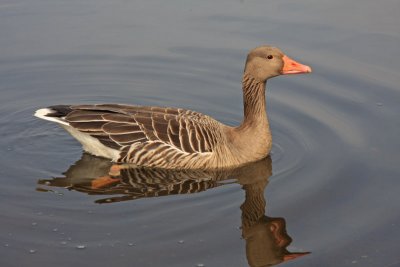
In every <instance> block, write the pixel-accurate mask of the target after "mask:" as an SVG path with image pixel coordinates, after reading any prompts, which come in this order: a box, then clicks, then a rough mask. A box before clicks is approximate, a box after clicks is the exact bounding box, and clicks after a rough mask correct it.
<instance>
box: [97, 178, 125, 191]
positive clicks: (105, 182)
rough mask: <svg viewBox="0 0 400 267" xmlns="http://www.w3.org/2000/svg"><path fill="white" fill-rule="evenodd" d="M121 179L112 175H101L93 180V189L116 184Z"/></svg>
mask: <svg viewBox="0 0 400 267" xmlns="http://www.w3.org/2000/svg"><path fill="white" fill-rule="evenodd" d="M119 181H120V180H119V179H117V178H111V177H110V176H101V177H99V178H96V179H94V180H92V189H100V188H103V187H106V186H108V185H112V184H116V183H118V182H119Z"/></svg>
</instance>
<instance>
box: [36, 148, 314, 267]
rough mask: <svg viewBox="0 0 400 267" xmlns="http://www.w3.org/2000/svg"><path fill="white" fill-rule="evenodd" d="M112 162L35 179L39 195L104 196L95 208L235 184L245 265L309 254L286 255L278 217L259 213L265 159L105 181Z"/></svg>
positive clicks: (145, 171)
mask: <svg viewBox="0 0 400 267" xmlns="http://www.w3.org/2000/svg"><path fill="white" fill-rule="evenodd" d="M111 166H112V163H111V162H109V161H108V160H107V159H102V158H98V157H94V156H91V155H88V154H85V153H84V154H83V155H82V158H81V159H80V160H78V161H77V162H76V163H75V164H73V165H71V166H70V167H69V169H68V170H67V171H66V172H65V173H64V174H65V177H56V178H52V179H43V180H39V181H38V184H39V187H38V190H39V191H52V190H51V189H49V187H63V188H67V189H70V190H75V191H79V192H82V193H86V194H89V195H104V196H107V197H105V198H100V199H98V200H96V201H95V202H96V203H99V204H107V203H115V202H121V201H129V200H135V199H141V198H150V197H160V196H168V195H178V194H193V193H199V192H202V191H206V190H209V189H212V188H216V187H219V186H223V185H226V184H230V183H235V182H236V183H238V184H240V185H241V186H242V189H243V190H244V191H245V200H244V202H243V203H242V205H241V206H240V209H241V211H242V213H241V214H242V215H241V221H242V225H241V230H242V237H243V239H244V240H245V242H246V257H247V261H248V264H249V265H250V266H251V267H254V266H267V265H268V266H270V265H276V264H279V263H282V262H284V261H288V260H293V259H296V258H298V257H301V256H304V255H307V254H309V252H289V251H288V250H287V247H288V246H289V245H290V243H291V242H292V239H291V237H290V236H289V235H288V234H287V232H286V222H285V219H284V218H273V217H269V216H267V215H266V214H265V207H266V200H265V196H264V192H265V188H266V186H267V185H268V179H269V177H270V176H271V174H272V163H271V158H270V157H267V158H265V159H264V160H261V161H259V162H256V163H252V164H249V165H246V166H243V167H240V168H237V169H231V170H223V171H222V170H217V171H203V170H181V171H176V170H165V169H150V168H130V169H123V170H121V173H120V175H119V176H113V177H111V176H109V175H108V174H109V172H110V168H111Z"/></svg>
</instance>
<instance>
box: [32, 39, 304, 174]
mask: <svg viewBox="0 0 400 267" xmlns="http://www.w3.org/2000/svg"><path fill="white" fill-rule="evenodd" d="M309 72H311V68H310V67H309V66H306V65H302V64H300V63H298V62H296V61H294V60H293V59H291V58H289V57H288V56H286V55H285V54H284V53H283V52H282V51H281V50H280V49H278V48H276V47H271V46H261V47H257V48H255V49H253V50H251V51H250V53H249V54H248V56H247V60H246V65H245V68H244V74H243V81H242V85H243V86H242V87H243V99H244V101H243V102H244V119H243V121H242V123H241V124H240V125H239V126H237V127H230V126H227V125H224V124H222V123H220V122H218V121H216V120H215V119H213V118H211V117H209V116H207V115H203V114H201V113H198V112H195V111H190V110H185V109H180V108H169V107H152V106H137V105H123V104H97V105H57V106H50V107H48V108H43V109H39V110H37V111H36V113H35V116H37V117H39V118H41V119H45V120H48V121H52V122H56V123H58V124H59V125H60V126H62V127H63V128H64V129H65V130H67V131H68V132H69V133H70V134H71V135H72V136H73V137H75V138H76V139H77V140H78V141H79V142H80V143H81V144H82V146H83V149H84V150H85V151H87V152H89V153H90V154H93V155H96V156H100V157H105V158H109V159H111V160H112V161H113V162H115V163H127V164H132V165H137V166H147V167H159V168H167V169H220V168H230V167H235V166H240V165H243V164H246V163H248V162H254V161H257V160H260V159H262V158H264V157H266V156H267V155H268V154H269V152H270V150H271V145H272V140H271V132H270V128H269V123H268V117H267V114H266V109H265V86H266V81H267V80H268V79H269V78H272V77H275V76H279V75H282V74H297V73H309ZM116 166H117V165H116Z"/></svg>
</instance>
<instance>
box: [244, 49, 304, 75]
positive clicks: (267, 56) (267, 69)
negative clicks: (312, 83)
mask: <svg viewBox="0 0 400 267" xmlns="http://www.w3.org/2000/svg"><path fill="white" fill-rule="evenodd" d="M309 72H311V68H310V67H309V66H307V65H303V64H300V63H299V62H296V61H294V60H293V59H291V58H289V57H288V56H287V55H285V54H284V53H283V52H282V51H281V50H280V49H279V48H276V47H272V46H260V47H257V48H254V49H253V50H251V51H250V53H249V54H248V56H247V60H246V66H245V69H244V73H245V75H249V76H251V77H253V78H254V79H256V80H258V81H260V82H265V81H266V80H268V79H269V78H272V77H275V76H279V75H283V74H300V73H309Z"/></svg>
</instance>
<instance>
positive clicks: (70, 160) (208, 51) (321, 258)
mask: <svg viewBox="0 0 400 267" xmlns="http://www.w3.org/2000/svg"><path fill="white" fill-rule="evenodd" d="M399 11H400V3H399V2H398V1H395V0H388V1H384V2H382V1H381V2H376V1H372V0H366V1H361V0H355V1H351V2H349V1H342V0H340V1H334V2H332V1H315V0H303V1H289V0H284V1H218V2H215V1H201V2H199V1H168V2H165V1H135V2H127V1H122V0H117V1H112V2H109V1H102V0H100V1H91V0H85V1H67V2H65V1H44V0H34V1H26V0H13V1H9V0H5V1H2V2H1V3H0V33H1V36H2V38H0V93H1V98H0V104H1V105H0V114H1V115H0V133H1V136H2V138H1V140H0V143H1V144H0V150H1V152H2V153H1V161H0V162H1V165H0V166H1V168H0V181H1V184H2V187H1V191H0V200H1V201H0V214H1V217H0V218H1V220H0V225H1V229H2V230H1V231H0V242H1V244H0V245H1V246H0V265H1V266H55V265H57V266H72V265H74V266H110V265H118V266H196V265H197V266H199V265H201V264H202V265H204V266H247V265H253V266H256V265H257V264H262V263H265V262H269V263H278V262H280V261H281V260H282V259H283V256H282V255H283V254H285V253H286V252H284V250H287V251H290V252H292V253H295V252H302V253H305V252H311V254H307V255H305V256H302V257H298V258H296V259H293V260H289V261H286V262H285V263H284V264H282V266H357V265H358V266H397V265H399V264H400V257H399V256H398V248H399V246H398V240H399V238H400V225H399V221H400V220H399V219H400V216H399V213H398V203H399V200H400V194H399V193H400V182H399V180H398V177H399V174H400V169H399V167H398V163H399V162H400V155H399V152H398V151H399V148H400V142H399V140H398V137H399V136H400V122H399V116H398V114H399V113H400V106H399V104H398V102H399V99H400V89H399V84H400V78H399V76H398V72H399V69H400V63H399V62H400V61H399V60H398V59H399V58H400V52H399V49H398V46H399V44H400V32H399V29H398V25H400V19H399V17H398V13H399ZM265 43H269V44H274V45H277V46H279V47H280V48H281V49H282V50H283V51H285V52H286V53H287V54H288V55H289V56H291V57H293V58H294V59H296V60H298V61H299V62H302V63H304V64H307V65H310V66H311V67H313V71H314V72H313V74H311V75H303V76H290V77H279V78H274V79H273V80H271V81H269V82H268V84H267V87H268V88H267V106H268V114H269V116H270V120H271V128H272V134H273V141H274V145H273V153H272V155H271V159H272V163H271V165H270V168H271V169H272V175H270V176H269V174H268V168H269V167H268V166H269V164H268V163H265V164H264V165H262V167H261V169H262V170H264V172H265V173H266V174H265V175H264V176H262V175H261V176H260V179H261V180H258V179H255V178H254V177H256V176H257V175H253V174H252V172H251V171H250V170H248V171H246V172H245V173H244V174H243V173H242V176H240V175H238V174H229V175H231V176H229V175H228V174H226V177H225V178H226V179H225V180H220V181H218V182H216V181H214V182H210V181H213V180H209V179H206V178H210V177H212V175H211V174H203V175H202V178H201V179H200V180H199V179H198V178H199V177H195V179H192V180H190V181H186V184H184V186H182V187H179V183H178V185H177V181H176V180H175V179H173V177H176V176H177V175H179V174H176V173H172V174H171V173H169V174H168V175H167V177H169V179H166V180H163V181H157V180H154V176H152V175H150V174H147V175H148V176H147V177H148V178H149V181H148V182H147V183H145V182H142V184H141V185H142V187H139V189H141V190H142V191H141V192H140V193H141V195H140V194H139V193H138V192H137V191H135V190H133V189H132V188H133V187H132V186H131V187H129V186H128V185H129V184H130V185H132V184H131V183H126V182H127V181H129V179H128V178H127V179H126V180H124V181H125V183H124V182H122V183H118V184H114V185H112V186H111V188H114V189H116V190H117V189H118V190H119V189H123V190H125V191H118V194H115V191H113V189H109V190H103V191H101V190H97V191H93V190H92V191H90V190H88V188H89V189H90V187H88V185H90V183H91V180H92V179H94V178H95V177H96V175H101V174H104V171H105V170H106V169H107V167H108V166H109V165H108V162H107V161H102V160H100V159H96V158H93V157H87V155H82V151H81V148H80V146H79V144H78V143H77V142H76V141H75V140H73V139H72V138H71V137H70V136H68V135H67V134H66V133H65V132H64V131H63V130H62V129H61V128H59V127H57V126H56V125H53V124H51V123H47V122H44V121H40V120H37V119H35V118H34V117H32V113H33V112H34V110H36V109H37V108H40V107H44V106H48V105H52V104H60V103H65V104H68V103H77V104H79V103H101V102H113V103H115V102H118V103H135V104H142V105H161V106H178V107H183V108H189V109H193V110H196V111H200V112H203V113H206V114H209V115H211V116H213V117H214V118H217V119H218V120H220V121H222V122H224V123H227V124H230V125H235V124H237V123H238V122H240V120H241V117H242V98H241V89H240V81H241V74H242V70H243V64H244V60H245V57H246V53H247V51H248V50H249V49H251V48H253V47H256V46H258V45H261V44H265ZM81 157H82V160H83V161H82V160H81V161H79V160H80V159H81ZM77 161H78V162H77ZM75 162H77V163H76V164H75ZM82 162H83V163H82ZM263 168H264V169H263ZM250 169H251V170H253V171H254V170H257V168H256V167H254V166H253V167H251V168H250ZM67 170H69V171H67ZM261 173H262V172H261ZM83 174H84V175H83ZM85 175H86V176H85ZM57 177H62V178H60V179H57ZM65 177H66V178H65ZM127 177H132V175H131V176H129V175H128V176H127ZM133 177H136V176H133ZM152 177H153V178H152ZM240 177H243V178H240ZM239 178H240V179H239ZM232 179H239V180H238V183H235V182H234V181H235V180H232ZM246 179H247V180H246ZM133 180H134V181H136V180H137V179H136V180H135V179H133ZM178 180H179V179H178ZM46 181H47V182H46ZM149 182H150V184H149ZM72 184H73V185H76V186H73V187H71V185H72ZM267 184H268V185H267ZM171 185H175V186H176V187H179V188H183V189H187V188H197V189H198V191H199V192H197V193H195V192H196V191H195V190H194V191H193V192H191V193H190V194H189V193H188V192H187V191H173V192H170V193H169V194H167V192H169V191H168V190H167V189H168V188H169V187H168V186H170V187H171ZM189 185H191V186H192V187H190V186H189ZM256 185H259V187H257V186H256ZM185 186H186V187H185ZM188 186H189V187H188ZM264 186H265V187H264ZM65 187H67V188H65ZM253 187H255V189H257V188H258V189H257V190H255V195H256V197H255V198H253V197H251V196H254V195H252V193H251V192H253V191H252V190H251V188H253ZM172 188H174V187H173V186H172ZM249 188H250V189H249ZM69 189H70V190H69ZM150 189H151V190H150ZM253 189H254V188H253ZM143 190H144V191H143ZM146 190H147V191H146ZM158 192H161V193H159V194H165V195H168V196H159V197H156V195H157V193H158ZM179 192H182V193H181V194H179ZM257 192H258V193H257ZM183 193H186V194H183ZM253 193H254V192H253ZM249 195H250V196H249ZM246 196H247V197H246ZM254 199H258V200H259V201H261V202H257V201H255V200H254ZM263 199H264V200H265V201H266V206H265V207H264V206H263V205H262V200H263ZM252 200H254V201H255V202H254V203H261V205H254V207H258V209H256V212H255V214H256V215H257V216H255V218H258V219H259V221H257V222H258V223H255V222H253V223H250V224H247V223H248V221H245V223H246V222H247V223H246V224H245V225H247V226H246V227H243V219H242V218H243V217H242V216H243V215H244V214H245V215H246V214H248V213H246V212H245V211H246V209H244V207H245V206H246V205H244V204H243V203H250V205H249V206H253V205H252V203H253V202H252ZM98 203H104V204H101V205H100V204H98ZM251 214H252V213H251ZM264 215H265V216H264ZM260 216H261V217H260ZM251 218H253V217H251ZM251 226H254V227H253V228H252V227H251ZM54 229H57V231H54ZM249 229H250V230H249ZM251 229H253V230H251ZM254 229H256V230H254ZM268 229H270V230H268ZM271 229H273V230H271ZM276 229H280V230H281V231H278V230H276ZM283 230H285V231H283ZM251 233H257V234H256V236H257V237H259V238H260V239H257V238H256V239H251V238H249V235H250V234H251ZM254 240H255V241H254ZM180 241H183V243H181V242H180ZM290 241H291V242H290ZM251 242H253V243H251ZM250 243H251V244H250ZM129 244H134V245H132V246H131V245H129ZM276 244H280V246H278V247H277V245H276ZM82 246H83V247H84V249H79V248H80V247H82ZM83 247H82V248H83ZM257 252H258V253H257ZM272 252H275V253H272ZM282 253H283V254H282ZM257 255H258V256H259V257H257ZM286 255H288V254H287V253H286ZM286 258H288V257H286Z"/></svg>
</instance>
